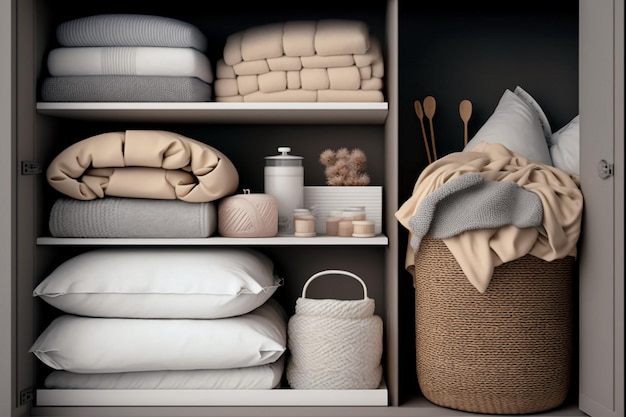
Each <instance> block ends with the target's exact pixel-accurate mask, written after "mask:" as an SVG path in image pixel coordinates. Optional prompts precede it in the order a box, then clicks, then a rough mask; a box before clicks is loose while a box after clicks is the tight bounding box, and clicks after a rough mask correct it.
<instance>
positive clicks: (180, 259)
mask: <svg viewBox="0 0 626 417" xmlns="http://www.w3.org/2000/svg"><path fill="white" fill-rule="evenodd" d="M281 285H282V279H281V278H280V277H279V276H278V275H276V273H275V272H274V264H273V262H272V260H271V259H270V258H269V257H267V256H266V255H264V254H263V253H261V252H258V251H255V250H253V249H249V248H222V247H192V248H180V247H178V248H177V247H167V248H166V247H156V248H154V247H152V248H145V247H141V248H139V247H135V248H103V249H95V250H92V251H89V252H85V253H82V254H80V255H77V256H75V257H73V258H71V259H69V260H67V261H65V262H64V263H62V264H61V265H59V266H58V267H57V268H56V269H55V270H54V271H52V273H51V274H50V275H48V276H47V277H46V278H45V279H44V280H43V281H42V282H41V283H40V284H39V285H38V286H37V287H36V288H35V290H34V291H33V296H35V297H40V298H41V299H43V300H45V301H46V302H47V303H49V304H50V305H52V306H54V307H56V308H58V309H60V310H62V311H64V312H66V313H70V314H77V315H81V316H91V317H120V318H196V319H208V318H222V317H230V316H236V315H241V314H245V313H248V312H250V311H252V310H253V309H255V308H257V307H259V306H261V305H262V304H263V303H264V302H266V301H267V300H268V299H269V298H270V297H271V296H272V295H273V294H274V292H275V291H276V289H277V288H278V287H279V286H281Z"/></svg>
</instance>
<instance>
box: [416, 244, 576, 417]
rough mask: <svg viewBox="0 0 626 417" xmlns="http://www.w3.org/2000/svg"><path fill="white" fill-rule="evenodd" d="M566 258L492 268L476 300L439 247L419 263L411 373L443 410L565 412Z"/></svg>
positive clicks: (569, 319)
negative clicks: (414, 343) (485, 285)
mask: <svg viewBox="0 0 626 417" xmlns="http://www.w3.org/2000/svg"><path fill="white" fill-rule="evenodd" d="M574 265H575V260H574V258H572V257H567V258H565V259H559V260H555V261H552V262H546V261H544V260H542V259H539V258H536V257H534V256H530V255H527V256H524V257H522V258H520V259H518V260H515V261H512V262H508V263H505V264H503V265H500V266H498V267H496V268H495V271H494V274H493V277H492V280H491V282H490V285H489V287H488V288H487V291H486V292H485V293H483V294H480V293H479V292H478V291H477V290H476V289H475V288H474V287H473V286H472V285H471V283H470V282H469V280H468V279H467V278H466V276H465V274H464V273H463V271H462V270H461V268H460V266H459V264H458V263H457V262H456V260H455V258H454V257H453V255H452V254H451V253H450V251H449V250H448V248H447V247H446V246H445V243H444V242H443V241H442V240H440V239H434V238H432V237H430V236H427V237H426V238H425V239H424V240H423V241H422V243H421V245H420V249H419V251H418V252H417V253H416V254H415V270H414V282H413V284H414V287H415V332H416V335H415V336H416V339H415V342H416V345H415V346H416V372H417V379H418V383H419V386H420V389H421V391H422V394H423V395H424V396H425V397H426V398H427V399H428V400H429V401H431V402H433V403H435V404H437V405H440V406H443V407H448V408H453V409H458V410H464V411H469V412H477V413H488V414H527V413H535V412H541V411H546V410H549V409H552V408H555V407H558V406H559V405H561V404H562V403H563V402H564V401H565V399H566V397H567V393H568V390H569V385H570V382H571V366H572V360H573V358H572V356H573V352H572V343H573V335H572V333H573V323H574V308H573V305H574V304H573V301H574V300H573V297H574V282H573V281H574Z"/></svg>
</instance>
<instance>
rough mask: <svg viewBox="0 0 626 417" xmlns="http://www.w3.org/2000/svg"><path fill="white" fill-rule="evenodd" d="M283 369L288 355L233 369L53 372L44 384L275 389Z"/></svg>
mask: <svg viewBox="0 0 626 417" xmlns="http://www.w3.org/2000/svg"><path fill="white" fill-rule="evenodd" d="M284 368H285V355H282V356H281V357H280V358H278V360H277V361H276V362H272V363H269V364H266V365H259V366H247V367H245V368H232V369H191V370H188V371H180V370H179V371H176V370H175V371H143V372H112V373H106V374H79V373H76V372H70V371H52V372H51V373H50V374H49V375H48V376H47V377H46V380H45V381H44V386H45V387H46V388H50V389H203V390H208V389H272V388H276V387H278V386H279V385H280V382H281V379H282V375H283V370H284Z"/></svg>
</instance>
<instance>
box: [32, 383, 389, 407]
mask: <svg viewBox="0 0 626 417" xmlns="http://www.w3.org/2000/svg"><path fill="white" fill-rule="evenodd" d="M388 404H389V402H388V392H387V387H386V386H385V385H384V384H381V386H380V387H379V388H378V389H362V390H312V389H311V390H309V389H307V390H296V389H289V388H276V389H265V390H237V389H234V390H229V389H224V390H141V389H137V390H135V389H118V390H115V389H111V390H108V389H105V390H98V389H88V390H81V389H39V390H37V405H38V406H84V407H89V406H122V407H123V406H387V405H388Z"/></svg>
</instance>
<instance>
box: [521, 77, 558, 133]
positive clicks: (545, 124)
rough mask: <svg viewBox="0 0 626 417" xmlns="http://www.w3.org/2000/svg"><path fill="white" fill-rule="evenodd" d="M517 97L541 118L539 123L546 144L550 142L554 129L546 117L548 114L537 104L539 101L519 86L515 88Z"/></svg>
mask: <svg viewBox="0 0 626 417" xmlns="http://www.w3.org/2000/svg"><path fill="white" fill-rule="evenodd" d="M514 93H515V95H516V96H518V97H519V98H521V99H522V100H524V102H525V103H526V104H527V105H528V106H529V107H530V108H532V109H533V110H534V111H535V114H536V115H537V117H538V118H539V123H541V128H542V129H543V136H544V137H545V138H546V143H549V142H550V136H552V127H551V126H550V122H549V121H548V118H547V117H546V114H545V113H544V112H543V109H542V108H541V106H540V105H539V103H537V100H535V98H534V97H533V96H531V95H530V94H529V93H528V92H527V91H526V90H524V89H523V88H522V87H520V86H519V85H518V86H517V87H515V91H514Z"/></svg>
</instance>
